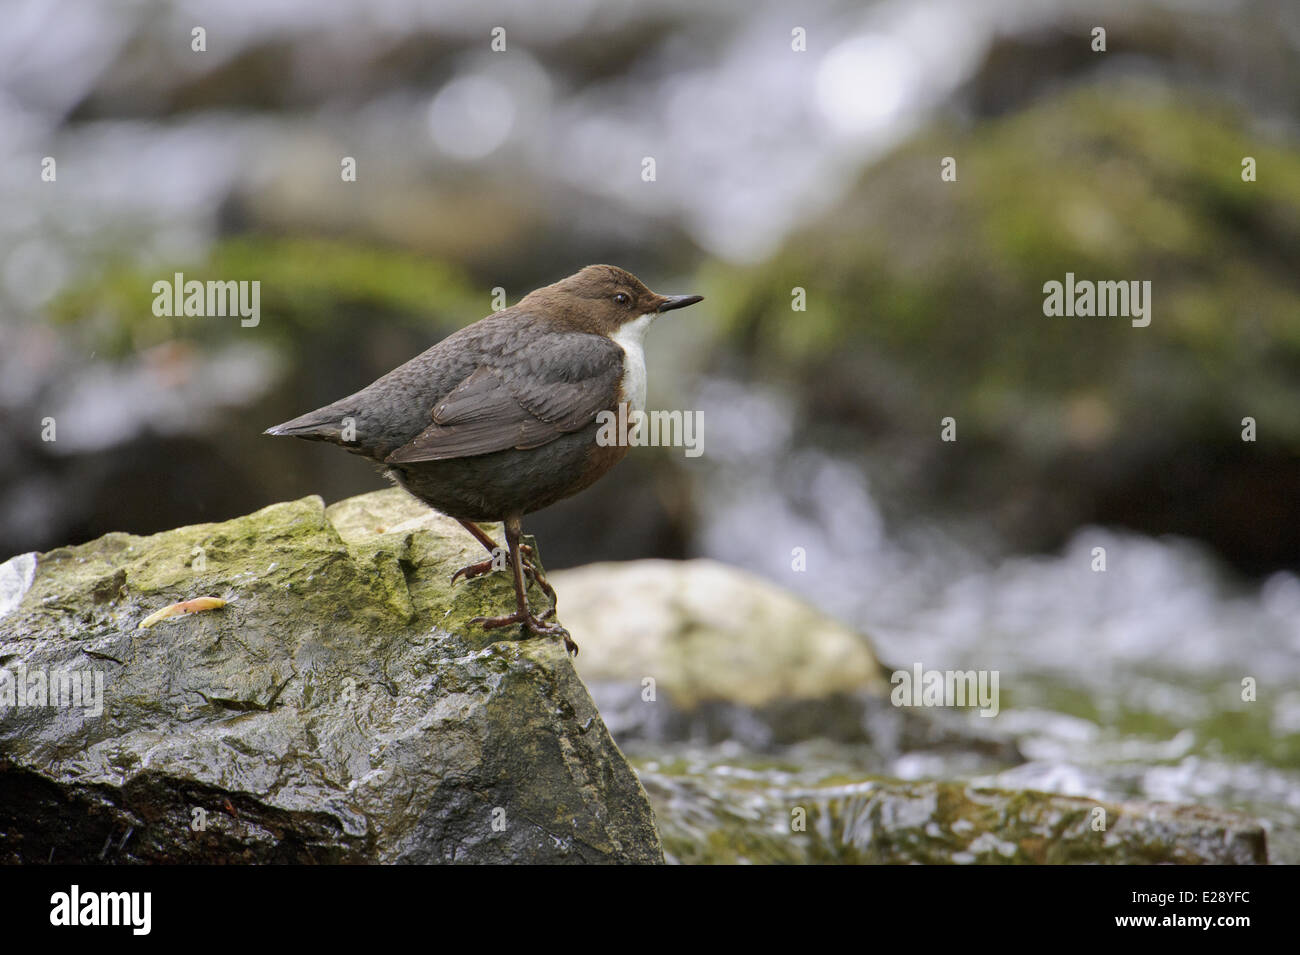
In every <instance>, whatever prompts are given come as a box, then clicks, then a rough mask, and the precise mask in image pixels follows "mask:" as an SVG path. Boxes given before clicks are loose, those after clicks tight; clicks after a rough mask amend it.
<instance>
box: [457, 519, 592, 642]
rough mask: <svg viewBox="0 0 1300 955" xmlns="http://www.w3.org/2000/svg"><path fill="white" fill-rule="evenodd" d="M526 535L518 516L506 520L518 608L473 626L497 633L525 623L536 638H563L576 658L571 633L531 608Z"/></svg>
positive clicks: (482, 618) (485, 619) (482, 620)
mask: <svg viewBox="0 0 1300 955" xmlns="http://www.w3.org/2000/svg"><path fill="white" fill-rule="evenodd" d="M522 532H523V529H522V527H521V526H520V521H519V518H518V517H517V516H516V517H507V518H506V545H507V546H508V547H509V548H510V566H511V569H512V570H513V571H514V579H515V606H516V607H517V608H518V609H517V610H516V611H515V612H514V613H512V614H507V615H506V616H504V617H475V618H474V619H473V620H472V621H471V623H478V624H482V625H483V629H484V630H496V629H497V628H499V627H509V626H511V625H513V624H521V625H522V626H523V627H524V629H525V630H527V631H528V632H529V633H531V634H532V635H534V636H538V637H561V638H563V640H564V649H565V650H567V651H568V652H569V653H572V654H575V655H576V654H577V652H578V645H577V644H576V643H574V642H573V638H572V637H570V636H569V631H567V630H565V629H564V628H563V627H561V626H560V625H559V624H558V623H556V624H549V625H548V624H545V623H543V622H542V620H543V619H544V616H543V618H538V617H535V616H533V613H532V611H531V610H529V609H528V593H527V586H526V585H525V583H524V562H523V556H522V554H521V549H522V548H521V544H520V540H519V538H520V536H521V535H522ZM552 592H553V591H552ZM552 609H554V608H552Z"/></svg>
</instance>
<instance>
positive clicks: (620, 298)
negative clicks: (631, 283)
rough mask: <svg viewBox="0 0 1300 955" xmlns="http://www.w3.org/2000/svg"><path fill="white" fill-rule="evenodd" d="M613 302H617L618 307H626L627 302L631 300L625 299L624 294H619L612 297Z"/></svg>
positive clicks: (625, 295) (625, 294)
mask: <svg viewBox="0 0 1300 955" xmlns="http://www.w3.org/2000/svg"><path fill="white" fill-rule="evenodd" d="M614 301H616V302H618V304H620V305H626V304H627V303H628V302H629V301H631V299H629V298H628V297H627V293H626V292H619V293H618V294H617V295H615V296H614Z"/></svg>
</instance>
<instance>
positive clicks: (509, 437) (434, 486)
mask: <svg viewBox="0 0 1300 955" xmlns="http://www.w3.org/2000/svg"><path fill="white" fill-rule="evenodd" d="M701 299H702V296H699V295H657V294H655V293H654V292H652V291H650V290H649V289H648V288H646V287H645V285H644V284H642V282H641V281H640V279H638V278H637V277H636V276H635V275H632V274H631V273H630V272H625V271H624V270H623V269H620V268H616V267H614V266H612V265H589V266H587V267H586V268H585V269H583V270H582V271H581V272H578V273H576V274H575V275H570V276H569V277H568V278H566V279H562V280H560V281H559V282H556V283H555V284H554V285H548V286H546V287H545V288H540V289H537V290H536V291H534V292H530V293H529V294H528V295H526V296H524V298H523V299H522V300H521V301H520V302H519V304H518V305H514V306H512V307H510V308H507V309H503V310H502V311H500V312H497V313H495V314H493V315H489V316H488V317H487V318H483V319H480V320H479V321H477V322H475V323H474V324H473V325H469V326H467V327H465V328H462V329H461V330H460V331H458V332H455V333H454V334H452V335H449V336H448V337H447V338H445V339H443V340H442V341H441V342H439V343H438V344H436V345H434V346H433V347H432V348H430V349H429V350H428V351H425V352H423V353H422V354H420V355H417V356H416V357H415V358H412V359H411V360H410V361H408V362H407V363H406V364H404V365H401V366H400V367H398V368H395V369H394V370H392V371H390V372H389V373H388V374H386V375H384V376H383V377H382V378H380V379H379V380H377V381H375V382H374V383H372V384H370V385H367V386H366V387H365V388H362V389H361V390H360V391H358V392H357V393H356V394H354V395H349V396H348V397H346V398H340V399H339V400H338V401H336V402H334V403H333V404H329V405H326V406H325V407H324V408H318V409H317V410H315V411H310V412H308V413H307V414H305V415H302V416H301V417H298V418H294V419H293V420H292V421H286V422H285V423H284V424H278V425H276V426H275V427H274V428H268V429H267V430H266V433H267V434H274V435H291V436H292V437H295V438H307V439H309V440H312V441H329V442H331V443H333V444H337V445H339V446H340V447H342V448H346V449H347V450H348V451H351V452H352V453H353V454H360V455H362V456H364V457H367V458H370V459H371V460H373V461H377V462H379V463H380V464H382V465H384V466H385V467H386V468H387V469H388V474H389V476H390V477H392V479H393V480H394V481H396V482H397V483H398V484H399V485H401V486H402V487H404V488H405V489H406V490H407V491H409V492H410V493H411V494H413V495H414V496H415V497H417V498H419V499H420V500H421V501H423V502H424V503H425V504H428V505H429V506H430V507H432V508H434V509H435V510H438V511H441V512H442V513H444V514H446V515H448V516H449V517H454V518H455V519H456V520H458V521H460V523H461V524H462V525H464V527H465V529H466V530H468V531H469V532H470V533H471V534H473V535H474V537H475V538H476V539H477V540H478V541H479V542H480V543H482V545H483V546H484V547H486V548H487V550H488V552H489V553H496V552H497V545H496V542H495V541H493V540H492V538H491V537H490V536H489V535H488V534H487V533H485V532H484V531H483V529H482V528H480V527H479V526H478V524H477V523H475V522H477V521H501V522H503V523H504V525H505V530H506V545H507V547H508V548H509V552H510V553H509V556H510V564H511V569H512V571H513V573H514V584H515V604H516V610H515V612H514V613H512V614H508V615H506V616H502V617H477V618H475V620H474V622H475V623H481V624H482V625H483V627H484V628H486V629H489V630H491V629H494V628H497V627H507V626H511V625H512V624H519V625H521V626H522V627H523V628H524V629H525V630H526V631H527V632H529V633H532V634H536V635H538V636H557V637H562V638H563V640H564V645H565V648H566V649H567V650H569V652H571V653H577V652H578V648H577V645H576V644H575V643H574V642H573V640H572V638H571V637H570V636H569V634H568V631H566V630H565V629H564V628H563V627H561V626H560V625H559V624H558V623H554V624H547V623H545V622H544V621H545V620H546V618H547V617H549V616H552V615H553V614H554V613H555V600H556V597H555V590H554V589H553V588H552V587H551V585H550V584H549V583H548V582H547V581H546V579H545V577H543V576H542V574H541V572H540V570H539V569H538V568H537V567H536V566H535V565H534V564H533V562H532V561H531V560H530V559H529V554H530V553H531V551H530V550H529V548H527V547H525V546H522V545H521V543H520V538H521V535H522V530H521V521H522V518H523V516H524V515H525V514H530V513H532V512H533V511H537V510H540V509H541V508H543V507H546V506H547V505H550V504H554V503H555V502H556V501H559V500H562V499H563V498H566V497H568V496H570V495H571V494H576V493H577V492H579V491H581V490H582V489H583V488H586V487H588V486H589V485H591V484H592V483H593V482H594V481H596V480H597V479H598V478H599V477H600V476H601V475H603V474H604V473H605V472H606V471H608V470H609V469H610V468H612V467H613V466H614V465H615V464H617V463H618V462H619V461H620V460H622V458H623V456H624V455H625V454H627V447H626V445H610V446H603V445H601V444H599V443H598V442H597V440H596V434H597V430H598V426H597V420H596V419H597V415H598V414H599V413H600V412H602V411H609V412H613V413H615V414H617V413H618V412H619V406H620V405H621V404H624V403H626V404H627V405H628V409H627V410H628V411H642V410H644V408H645V389H646V370H645V353H644V351H643V350H642V347H641V342H642V339H643V338H644V337H645V332H646V329H647V328H649V326H650V323H651V322H652V321H654V319H655V317H656V316H657V315H659V314H660V313H661V312H667V311H669V310H671V309H674V308H684V307H685V306H687V305H694V304H695V303H696V302H698V301H701ZM491 569H492V561H491V560H490V559H489V560H485V561H483V562H481V563H478V564H470V565H469V566H467V567H462V568H461V569H460V570H458V571H456V573H455V574H454V575H452V581H453V582H454V581H455V580H456V579H457V578H458V577H460V576H461V575H462V574H463V575H464V576H465V577H466V578H467V579H468V578H471V577H477V576H479V575H481V574H485V573H487V572H488V571H490V570H491ZM525 576H527V578H531V579H532V580H535V581H536V582H537V584H538V586H540V587H541V588H542V590H543V591H544V592H545V593H546V595H547V596H548V597H549V598H550V600H551V607H550V609H549V610H547V611H546V612H545V613H543V614H542V615H541V616H540V617H539V616H536V615H534V614H533V613H532V611H531V610H530V609H529V607H528V597H527V592H526V585H525Z"/></svg>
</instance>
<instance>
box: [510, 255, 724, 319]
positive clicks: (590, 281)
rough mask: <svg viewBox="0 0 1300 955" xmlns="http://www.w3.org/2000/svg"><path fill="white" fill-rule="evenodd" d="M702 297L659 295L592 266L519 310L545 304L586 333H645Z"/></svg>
mask: <svg viewBox="0 0 1300 955" xmlns="http://www.w3.org/2000/svg"><path fill="white" fill-rule="evenodd" d="M702 300H703V296H702V295H659V294H658V293H656V292H652V291H650V290H649V289H648V288H646V287H645V283H643V282H642V281H641V280H640V279H639V278H637V277H636V276H635V275H633V274H632V273H631V272H628V271H625V270H624V269H620V268H618V267H617V266H614V265H589V266H587V267H586V268H585V269H583V270H582V271H580V272H575V273H574V274H573V275H570V276H569V277H568V278H565V279H561V280H560V281H558V282H556V283H555V284H553V285H548V286H546V287H545V288H540V289H538V290H537V291H535V292H531V293H530V294H528V295H527V296H525V297H524V299H523V301H521V302H520V303H519V305H520V307H521V308H523V309H527V308H528V307H529V306H530V305H533V304H536V305H545V306H546V307H547V308H549V309H553V310H557V311H560V312H562V313H563V314H565V315H566V316H567V317H568V318H569V319H570V320H571V321H576V322H578V323H579V324H581V325H582V326H583V327H584V328H585V330H587V331H591V332H596V333H598V334H602V335H610V336H613V335H616V334H619V333H620V332H622V333H623V334H627V333H629V332H633V333H641V334H644V331H645V329H646V328H647V327H649V325H650V323H651V322H652V321H654V319H655V318H656V317H657V316H659V315H660V314H662V313H663V312H668V311H672V310H673V309H675V308H685V307H686V306H687V305H694V304H695V303H696V302H699V301H702Z"/></svg>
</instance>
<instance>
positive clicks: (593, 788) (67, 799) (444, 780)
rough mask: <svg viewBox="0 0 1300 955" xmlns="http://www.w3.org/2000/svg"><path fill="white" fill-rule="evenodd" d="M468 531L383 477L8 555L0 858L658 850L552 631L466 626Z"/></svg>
mask: <svg viewBox="0 0 1300 955" xmlns="http://www.w3.org/2000/svg"><path fill="white" fill-rule="evenodd" d="M480 552H481V548H479V545H478V544H477V543H476V542H474V541H473V540H472V539H471V538H470V537H469V536H468V535H467V534H465V533H464V531H463V530H462V529H461V528H460V527H459V525H457V524H455V522H453V521H450V520H448V519H446V518H442V517H440V516H438V515H435V514H433V513H432V512H430V511H428V510H427V509H426V508H424V507H422V506H421V505H419V504H418V503H417V502H415V501H414V500H413V499H411V498H409V497H407V496H406V495H405V494H404V493H403V492H401V491H398V490H390V491H381V492H377V493H374V494H368V495H365V496H363V497H360V498H354V499H351V500H346V501H343V502H342V503H340V504H336V505H334V506H333V507H330V508H326V507H325V506H324V505H323V503H322V502H321V500H320V499H319V498H305V499H303V500H300V501H294V502H292V503H286V504H278V505H274V506H272V507H268V508H265V509H263V510H260V511H258V512H256V513H254V514H250V515H247V516H245V517H241V518H238V519H236V520H231V521H226V522H224V523H219V524H202V525H195V526H191V527H184V528H180V529H177V530H173V531H168V532H164V533H161V534H155V535H153V536H150V537H134V536H130V535H126V534H109V535H107V536H105V537H102V538H100V539H98V540H95V541H91V542H90V543H87V544H84V545H81V546H78V547H68V548H61V549H58V550H54V551H50V552H49V553H45V554H40V555H34V554H28V555H23V556H20V557H17V558H14V559H13V560H11V561H9V562H7V563H6V564H4V565H0V861H4V862H46V861H49V860H51V859H52V860H53V861H55V862H65V863H66V862H93V861H96V860H103V861H114V862H120V861H133V862H516V861H525V862H658V861H661V859H662V852H661V850H660V847H659V841H658V838H657V836H656V833H655V829H654V824H653V820H652V816H651V812H650V807H649V804H648V803H647V801H646V796H645V793H644V791H643V790H642V789H641V787H640V785H639V783H638V781H637V778H636V776H635V775H634V774H633V772H632V771H631V769H630V768H629V766H628V764H627V763H626V761H625V760H624V758H623V756H622V754H621V753H620V752H619V750H618V748H617V747H616V746H615V745H614V743H613V741H612V740H611V739H610V736H609V734H608V732H607V731H606V729H605V725H604V723H603V722H602V721H601V718H600V715H599V714H598V713H597V712H596V709H595V707H594V706H593V704H592V702H591V699H590V697H589V696H588V695H587V692H586V690H585V689H584V687H583V685H582V683H581V682H580V681H579V680H578V678H577V676H576V674H575V673H574V670H573V668H572V666H571V664H570V662H569V660H568V658H567V657H566V655H565V653H564V651H563V648H562V647H561V646H559V645H558V644H556V643H553V642H549V641H539V640H526V641H518V640H516V637H517V634H516V633H514V632H512V631H496V632H494V633H493V634H487V633H484V632H483V631H481V630H480V629H479V628H478V627H477V626H472V625H470V623H469V621H470V619H471V618H473V617H475V616H478V615H480V614H484V613H492V614H495V613H501V612H504V611H505V610H507V609H508V608H509V607H510V606H511V605H512V602H513V592H512V589H511V585H510V582H509V581H508V580H507V579H506V576H505V575H504V574H490V575H488V576H487V577H484V578H480V579H478V580H475V581H470V582H468V583H464V582H462V583H460V584H458V585H457V586H455V587H452V586H451V585H450V583H449V579H450V577H451V573H452V571H453V570H455V569H456V568H457V567H459V566H461V565H462V564H465V563H468V562H469V561H470V560H478V559H480ZM200 596H208V597H213V598H217V600H215V601H209V602H208V603H210V604H219V603H220V602H222V601H224V605H221V606H212V607H210V608H208V609H198V608H199V607H202V606H203V605H202V604H198V605H193V604H192V605H191V606H192V607H195V608H196V609H195V610H194V612H192V613H187V614H181V615H177V616H172V617H168V618H166V619H162V620H160V621H159V622H157V623H156V624H154V625H152V626H150V627H148V628H147V629H139V625H140V624H141V622H142V621H145V620H146V619H147V618H149V617H150V616H151V615H153V614H154V613H155V612H156V611H158V610H160V609H162V608H165V607H167V606H169V605H172V604H174V603H177V602H183V601H189V600H193V599H194V598H197V597H200ZM535 596H536V599H538V600H540V599H542V597H541V595H540V594H536V595H535ZM58 674H64V675H66V676H58ZM74 680H75V682H76V685H77V687H78V688H82V689H85V690H86V691H88V692H86V693H85V694H84V695H83V696H80V697H77V698H71V697H64V698H63V699H62V700H61V702H64V703H68V702H70V703H72V704H76V705H53V702H54V696H56V695H57V696H60V697H63V695H64V693H65V691H67V690H70V689H71V686H72V681H74ZM42 685H43V686H45V687H46V690H47V692H46V693H44V694H40V693H38V691H39V689H40V687H41V686H42ZM50 687H53V691H50ZM18 691H21V693H19V692H18ZM5 693H8V694H9V698H8V700H7V699H6V696H5V695H4V694H5ZM38 696H43V697H44V700H43V702H44V705H39V704H40V703H41V702H42V700H40V699H38Z"/></svg>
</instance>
